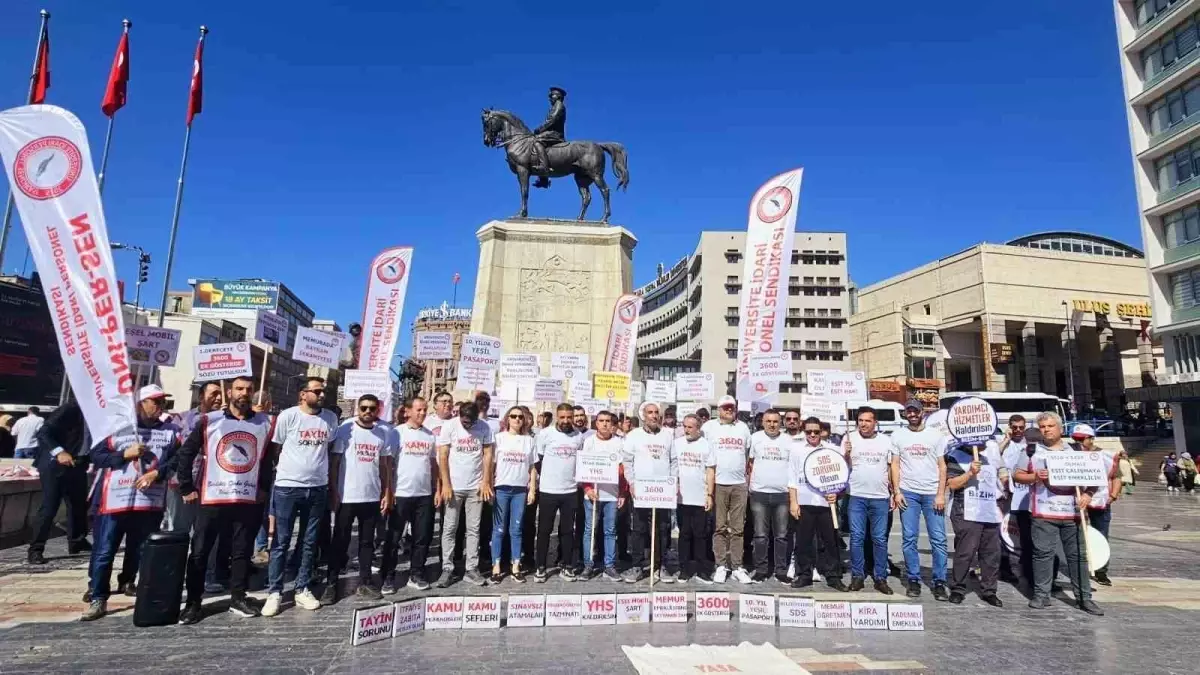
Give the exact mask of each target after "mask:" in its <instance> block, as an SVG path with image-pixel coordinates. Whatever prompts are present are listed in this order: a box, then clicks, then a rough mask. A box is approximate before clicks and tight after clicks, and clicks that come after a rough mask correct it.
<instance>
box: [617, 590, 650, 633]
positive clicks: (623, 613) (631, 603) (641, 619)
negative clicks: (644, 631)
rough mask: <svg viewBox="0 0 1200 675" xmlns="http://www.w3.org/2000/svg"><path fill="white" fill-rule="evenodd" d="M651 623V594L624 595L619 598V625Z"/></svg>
mask: <svg viewBox="0 0 1200 675" xmlns="http://www.w3.org/2000/svg"><path fill="white" fill-rule="evenodd" d="M628 623H650V594H649V593H622V594H620V595H618V596H617V625H621V624H628Z"/></svg>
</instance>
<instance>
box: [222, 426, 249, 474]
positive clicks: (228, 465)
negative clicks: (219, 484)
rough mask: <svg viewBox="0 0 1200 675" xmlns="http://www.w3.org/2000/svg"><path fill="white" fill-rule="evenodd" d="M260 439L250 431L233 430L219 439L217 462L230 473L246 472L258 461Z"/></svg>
mask: <svg viewBox="0 0 1200 675" xmlns="http://www.w3.org/2000/svg"><path fill="white" fill-rule="evenodd" d="M257 443H258V439H257V438H255V437H254V434H252V433H250V432H249V431H233V432H230V433H228V434H225V435H224V436H222V437H221V440H219V441H217V453H216V454H217V464H219V465H220V466H221V468H222V469H224V470H225V471H228V472H229V473H246V472H247V471H250V470H251V469H253V468H254V465H255V464H256V463H257V462H258V452H256V451H255V447H254V446H255V445H257Z"/></svg>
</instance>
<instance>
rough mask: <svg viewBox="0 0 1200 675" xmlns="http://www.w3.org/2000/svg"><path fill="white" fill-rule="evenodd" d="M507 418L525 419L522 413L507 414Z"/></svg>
mask: <svg viewBox="0 0 1200 675" xmlns="http://www.w3.org/2000/svg"><path fill="white" fill-rule="evenodd" d="M508 419H510V420H523V419H525V417H524V416H523V415H509V416H508Z"/></svg>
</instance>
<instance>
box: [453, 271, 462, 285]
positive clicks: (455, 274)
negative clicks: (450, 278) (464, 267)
mask: <svg viewBox="0 0 1200 675" xmlns="http://www.w3.org/2000/svg"><path fill="white" fill-rule="evenodd" d="M461 278H462V277H460V276H458V272H455V273H454V283H456V284H457V283H458V280H459V279H461Z"/></svg>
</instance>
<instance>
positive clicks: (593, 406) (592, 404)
mask: <svg viewBox="0 0 1200 675" xmlns="http://www.w3.org/2000/svg"><path fill="white" fill-rule="evenodd" d="M575 405H577V406H581V407H582V408H583V410H584V412H586V413H587V416H588V417H595V416H596V415H599V414H600V411H601V410H606V409H607V408H608V401H605V400H602V399H598V398H581V399H577V400H576V401H575Z"/></svg>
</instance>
